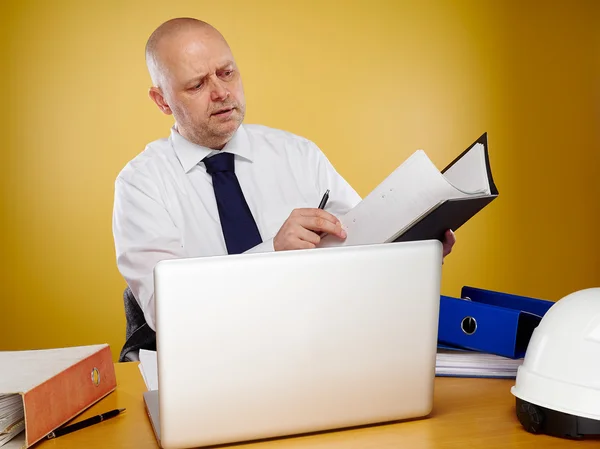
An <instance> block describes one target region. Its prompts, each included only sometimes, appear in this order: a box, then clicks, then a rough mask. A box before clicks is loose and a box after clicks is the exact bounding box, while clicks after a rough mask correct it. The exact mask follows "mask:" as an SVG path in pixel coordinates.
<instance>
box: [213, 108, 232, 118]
mask: <svg viewBox="0 0 600 449" xmlns="http://www.w3.org/2000/svg"><path fill="white" fill-rule="evenodd" d="M233 109H234V108H221V109H217V110H216V111H215V112H213V113H212V114H211V115H214V116H216V117H222V116H225V115H227V114H229V113H230V112H231V111H233Z"/></svg>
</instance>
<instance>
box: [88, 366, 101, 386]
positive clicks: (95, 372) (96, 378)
mask: <svg viewBox="0 0 600 449" xmlns="http://www.w3.org/2000/svg"><path fill="white" fill-rule="evenodd" d="M90 376H91V379H92V383H93V384H94V385H95V386H98V385H100V371H99V370H98V368H96V367H94V368H92V372H91V375H90Z"/></svg>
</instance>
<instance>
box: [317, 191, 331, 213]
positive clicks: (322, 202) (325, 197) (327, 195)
mask: <svg viewBox="0 0 600 449" xmlns="http://www.w3.org/2000/svg"><path fill="white" fill-rule="evenodd" d="M328 200H329V189H327V192H325V195H323V198H321V202H320V203H319V209H325V205H326V204H327V201H328Z"/></svg>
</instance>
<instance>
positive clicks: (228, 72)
mask: <svg viewBox="0 0 600 449" xmlns="http://www.w3.org/2000/svg"><path fill="white" fill-rule="evenodd" d="M232 74H233V70H225V71H224V72H223V76H224V77H226V78H227V77H230V76H231V75H232Z"/></svg>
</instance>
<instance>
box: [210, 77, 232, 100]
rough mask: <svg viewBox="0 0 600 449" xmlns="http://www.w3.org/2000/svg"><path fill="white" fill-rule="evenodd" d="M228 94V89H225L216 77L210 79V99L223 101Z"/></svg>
mask: <svg viewBox="0 0 600 449" xmlns="http://www.w3.org/2000/svg"><path fill="white" fill-rule="evenodd" d="M228 96H229V91H228V90H227V88H226V86H225V85H224V83H223V82H222V81H221V80H220V79H218V78H216V79H215V78H213V79H211V91H210V98H211V100H212V101H223V100H225V99H226V98H227V97H228Z"/></svg>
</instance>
